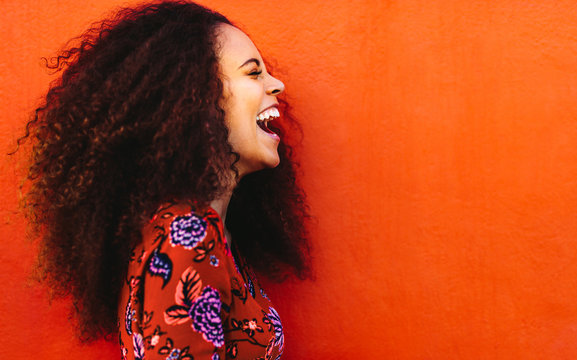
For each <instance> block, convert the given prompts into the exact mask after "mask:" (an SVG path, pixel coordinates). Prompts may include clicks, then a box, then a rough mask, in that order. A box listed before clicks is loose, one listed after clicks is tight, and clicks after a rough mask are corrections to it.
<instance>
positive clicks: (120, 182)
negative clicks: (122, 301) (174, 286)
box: [21, 1, 310, 341]
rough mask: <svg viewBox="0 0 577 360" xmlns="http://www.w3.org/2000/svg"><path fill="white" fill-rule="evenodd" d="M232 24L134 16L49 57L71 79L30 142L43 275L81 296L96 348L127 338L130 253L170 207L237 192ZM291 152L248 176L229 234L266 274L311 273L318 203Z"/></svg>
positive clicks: (172, 9)
mask: <svg viewBox="0 0 577 360" xmlns="http://www.w3.org/2000/svg"><path fill="white" fill-rule="evenodd" d="M222 23H226V24H231V22H230V21H229V20H228V19H226V18H225V17H224V16H222V15H221V14H218V13H216V12H213V11H211V10H209V9H206V8H204V7H202V6H200V5H196V4H194V3H188V2H181V1H171V2H162V3H154V4H145V5H141V6H139V7H136V8H124V9H121V10H120V11H118V12H117V13H116V14H115V15H114V16H113V17H111V18H110V19H107V20H103V21H101V22H98V23H96V24H94V25H93V26H92V27H91V28H90V29H88V30H87V31H86V32H84V33H83V34H82V35H81V36H79V37H78V38H75V39H73V41H72V42H71V43H69V44H68V45H67V47H66V49H65V50H62V51H61V52H60V53H59V54H58V55H57V56H56V57H54V58H52V59H51V60H50V61H48V60H47V61H46V66H47V67H48V68H49V69H53V70H54V71H56V72H61V75H60V76H59V78H58V80H57V81H56V82H54V83H53V84H52V85H51V87H50V89H49V91H48V92H47V94H46V96H45V100H44V102H43V103H42V105H41V106H40V107H38V108H37V109H36V111H35V113H34V115H33V118H32V119H31V120H30V121H29V122H28V124H27V126H26V134H25V136H24V137H23V138H22V139H21V140H22V141H25V140H26V139H30V140H31V142H32V144H33V147H32V155H31V166H30V170H29V174H28V179H29V181H30V183H31V187H30V190H29V191H28V192H27V194H26V201H25V205H26V207H27V208H28V210H29V216H31V220H32V221H31V222H32V224H33V226H34V228H35V231H36V233H38V234H40V235H39V236H40V238H41V248H40V252H39V261H38V264H39V265H38V274H39V277H40V279H41V280H43V281H45V282H46V283H47V284H48V285H49V286H50V287H51V288H52V289H53V293H54V294H55V295H56V296H67V295H72V299H73V304H74V309H75V312H74V314H75V315H76V318H77V320H78V321H77V325H78V330H79V336H80V338H81V339H82V340H84V341H91V340H94V339H97V338H99V337H102V336H104V335H107V334H112V333H114V332H115V331H117V324H116V311H117V306H118V298H119V293H120V290H121V288H122V285H123V283H124V278H125V276H126V275H125V274H126V271H127V266H128V260H129V256H130V253H131V249H133V248H134V247H135V246H136V245H137V244H138V243H139V242H140V241H141V233H140V229H141V227H142V225H143V223H144V222H145V221H147V220H148V219H149V218H150V216H151V215H152V214H153V213H154V211H155V210H156V209H157V208H158V207H159V205H160V204H162V203H163V202H165V201H168V200H172V199H193V200H194V201H197V202H199V203H201V204H208V203H209V202H210V201H212V200H214V199H215V198H217V197H218V196H220V195H222V194H223V193H224V192H225V191H226V184H228V183H230V180H231V179H230V175H229V174H230V173H231V171H226V170H229V169H233V170H234V169H235V167H234V164H235V162H236V161H238V159H239V156H238V154H235V153H234V152H233V150H232V148H231V146H230V144H229V143H228V141H227V139H228V130H227V127H226V125H225V122H224V115H225V114H224V111H223V110H222V108H221V107H220V106H219V101H220V99H221V97H222V90H223V86H222V82H221V81H220V79H219V65H218V57H217V48H216V33H215V29H216V27H217V26H218V25H219V24H222ZM281 103H282V104H285V105H286V103H285V102H284V101H281ZM285 109H286V107H285ZM285 119H289V120H290V119H291V117H290V114H289V112H288V111H287V112H286V115H285ZM293 121H294V120H293ZM288 123H289V124H290V123H292V122H291V121H289V122H288ZM294 124H296V123H294ZM297 128H298V125H297ZM277 130H278V131H279V132H282V129H277ZM279 155H280V158H281V164H280V165H279V166H278V167H277V168H275V169H267V170H263V171H260V172H257V173H254V174H250V175H248V176H246V177H244V178H243V179H242V180H240V183H239V185H238V186H237V187H236V188H235V190H234V192H233V196H232V198H231V202H230V204H229V207H228V212H227V228H228V229H229V231H230V232H231V234H232V236H233V238H234V241H235V243H236V245H237V251H238V252H239V253H240V256H242V257H244V258H245V259H246V260H247V261H248V262H249V263H251V264H252V265H253V266H254V267H255V269H256V270H257V271H259V272H262V273H266V274H268V275H272V277H273V279H276V280H282V279H284V278H285V277H286V276H287V275H288V274H291V273H292V274H295V275H296V276H298V277H299V278H305V277H307V276H309V275H310V266H309V262H308V260H307V255H306V254H307V253H308V250H309V248H308V243H307V240H306V238H307V231H306V226H305V223H306V220H307V218H308V217H309V215H308V208H307V206H306V203H305V196H304V193H303V191H302V190H301V188H300V187H299V186H298V184H297V183H296V182H295V181H294V178H295V172H296V163H295V162H294V161H291V157H292V156H291V149H290V147H288V146H287V145H286V144H281V145H280V146H279ZM233 173H234V172H233ZM246 224H251V226H246ZM252 224H254V226H252ZM237 255H238V254H237ZM265 260H266V261H265Z"/></svg>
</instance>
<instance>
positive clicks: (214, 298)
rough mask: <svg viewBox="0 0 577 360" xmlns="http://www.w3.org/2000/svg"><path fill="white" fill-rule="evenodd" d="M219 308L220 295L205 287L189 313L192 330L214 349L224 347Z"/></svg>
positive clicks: (220, 305)
mask: <svg viewBox="0 0 577 360" xmlns="http://www.w3.org/2000/svg"><path fill="white" fill-rule="evenodd" d="M221 308H222V303H221V301H220V294H219V293H218V291H217V290H215V289H213V288H212V287H210V286H207V287H205V288H204V290H202V295H200V296H199V297H197V298H196V300H195V301H194V304H193V305H192V307H191V308H190V312H189V316H190V317H191V318H192V319H193V324H192V327H193V329H194V330H196V331H198V332H199V333H201V334H202V337H203V338H204V340H206V341H208V342H211V343H212V344H213V345H214V346H216V347H221V346H223V345H224V331H223V329H222V319H221V317H220V309H221Z"/></svg>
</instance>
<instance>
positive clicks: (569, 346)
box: [0, 0, 577, 360]
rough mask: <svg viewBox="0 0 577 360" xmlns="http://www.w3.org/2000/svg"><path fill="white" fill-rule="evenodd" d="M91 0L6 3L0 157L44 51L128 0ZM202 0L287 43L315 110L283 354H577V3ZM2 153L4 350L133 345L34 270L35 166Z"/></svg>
mask: <svg viewBox="0 0 577 360" xmlns="http://www.w3.org/2000/svg"><path fill="white" fill-rule="evenodd" d="M89 3H90V4H89V5H85V3H84V2H83V1H72V0H42V1H34V0H26V1H22V0H4V1H3V2H2V7H1V11H0V46H1V47H2V51H1V52H0V79H1V81H0V84H1V85H0V117H1V118H0V140H1V145H0V146H1V147H0V150H1V153H2V154H5V153H6V152H7V151H8V150H9V149H11V148H12V146H13V142H14V139H15V138H16V137H17V136H18V135H19V134H21V129H22V125H23V124H24V123H25V121H26V119H27V114H28V113H29V112H30V111H31V109H32V108H33V106H34V104H35V103H36V101H37V100H38V98H39V97H40V95H41V94H42V92H43V91H44V90H45V89H46V86H47V83H48V82H49V80H50V76H48V75H47V74H46V72H45V71H44V70H43V69H42V67H41V66H40V65H39V64H40V62H39V58H40V57H41V56H47V55H51V54H53V53H54V51H55V50H56V49H58V48H59V47H60V46H61V45H62V44H63V43H64V42H65V40H67V39H68V38H70V37H72V36H73V35H76V34H77V33H79V32H80V31H81V30H82V29H84V28H85V27H86V26H87V25H88V24H89V23H90V22H91V21H92V20H95V19H98V18H100V17H101V16H102V14H104V13H105V12H106V11H107V10H108V9H110V8H111V7H112V6H113V5H115V4H119V3H120V2H119V1H115V0H106V1H105V0H101V1H91V2H89ZM203 3H205V4H207V5H209V6H212V7H214V8H215V9H217V10H220V11H222V12H223V13H225V14H226V15H228V16H229V17H230V18H231V19H233V20H236V21H237V22H238V23H240V24H242V25H243V26H244V28H245V29H246V30H247V31H248V32H249V33H250V34H251V35H252V37H253V39H254V40H255V42H256V43H257V45H258V46H259V47H260V48H261V49H263V50H264V51H263V53H264V55H265V56H267V57H269V58H274V59H276V61H277V62H278V63H279V65H280V66H281V68H282V70H283V71H284V75H283V76H282V78H283V80H284V81H285V83H286V85H287V89H288V91H287V92H288V95H289V96H290V97H291V98H292V103H293V105H294V108H295V109H296V111H297V113H298V114H299V115H300V116H301V118H302V120H303V122H304V132H305V136H306V138H305V141H304V147H303V150H302V155H303V161H302V163H303V171H304V185H305V187H306V189H307V190H308V193H309V194H310V202H311V205H312V209H313V211H314V213H315V215H316V216H317V225H316V227H315V229H314V230H313V238H312V240H313V242H314V244H315V246H316V250H315V254H314V255H315V266H316V269H317V280H316V282H305V283H289V284H285V285H283V286H272V287H271V288H270V291H269V292H270V293H271V297H272V298H273V300H275V301H276V304H277V305H278V308H279V312H280V313H281V315H282V316H283V319H284V324H285V331H286V334H287V351H286V357H285V359H287V360H291V359H365V358H366V359H381V358H387V359H574V358H575V357H577V221H576V220H575V217H576V214H577V101H576V100H577V26H576V25H575V24H577V3H576V2H575V1H559V0H556V1H514V0H501V1H475V0H462V1H456V0H439V1H425V0H423V1H416V0H403V1H382V0H370V1H351V0H331V1H321V0H310V1H264V0H245V1H241V2H240V1H232V0H228V1H225V0H218V1H217V0H215V1H209V0H205V1H203ZM0 167H1V179H0V181H1V183H2V186H1V188H0V192H1V194H0V201H1V203H0V226H2V229H1V231H2V234H3V239H2V241H1V242H0V281H1V282H2V283H3V284H5V285H4V291H3V295H2V296H1V297H0V358H2V359H8V358H10V359H32V358H37V359H63V358H81V359H102V358H106V357H107V356H108V357H110V358H117V356H118V354H117V349H116V345H115V344H114V343H112V344H108V343H105V342H102V343H99V344H96V345H94V346H91V347H81V346H78V345H77V344H76V343H75V342H74V340H73V337H72V332H71V329H70V325H69V323H68V322H67V320H66V312H65V309H66V305H67V303H66V302H56V303H54V304H53V305H52V306H51V307H50V306H48V305H47V301H46V298H45V296H44V291H43V290H42V289H38V288H35V287H26V286H25V279H26V276H27V273H28V271H29V269H30V264H31V262H32V258H33V252H34V249H33V247H32V246H31V245H29V244H28V243H26V242H25V241H24V237H23V231H24V223H23V221H22V218H21V216H20V215H18V214H17V210H16V209H17V206H16V204H17V190H16V189H17V180H16V175H17V174H18V173H19V172H21V170H19V169H18V168H17V167H16V165H15V164H14V161H13V160H10V159H7V158H6V157H5V156H2V157H1V160H0Z"/></svg>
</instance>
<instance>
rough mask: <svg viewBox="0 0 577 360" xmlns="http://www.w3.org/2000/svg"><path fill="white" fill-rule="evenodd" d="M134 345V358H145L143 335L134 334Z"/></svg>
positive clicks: (140, 359) (138, 359) (136, 359)
mask: <svg viewBox="0 0 577 360" xmlns="http://www.w3.org/2000/svg"><path fill="white" fill-rule="evenodd" d="M132 346H133V347H134V359H135V360H144V340H143V339H142V335H140V334H138V333H137V334H134V336H133V337H132Z"/></svg>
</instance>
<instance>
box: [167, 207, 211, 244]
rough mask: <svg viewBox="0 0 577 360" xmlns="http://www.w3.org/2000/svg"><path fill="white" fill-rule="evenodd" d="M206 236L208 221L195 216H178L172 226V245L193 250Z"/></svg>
mask: <svg viewBox="0 0 577 360" xmlns="http://www.w3.org/2000/svg"><path fill="white" fill-rule="evenodd" d="M205 236H206V220H204V219H202V218H200V217H198V216H196V215H195V214H190V215H185V216H178V217H176V218H175V219H174V221H172V223H171V224H170V243H171V244H172V246H176V245H180V246H182V247H184V248H185V249H187V250H191V249H193V248H194V247H195V246H196V245H197V244H198V243H199V242H201V241H202V240H204V237H205Z"/></svg>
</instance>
